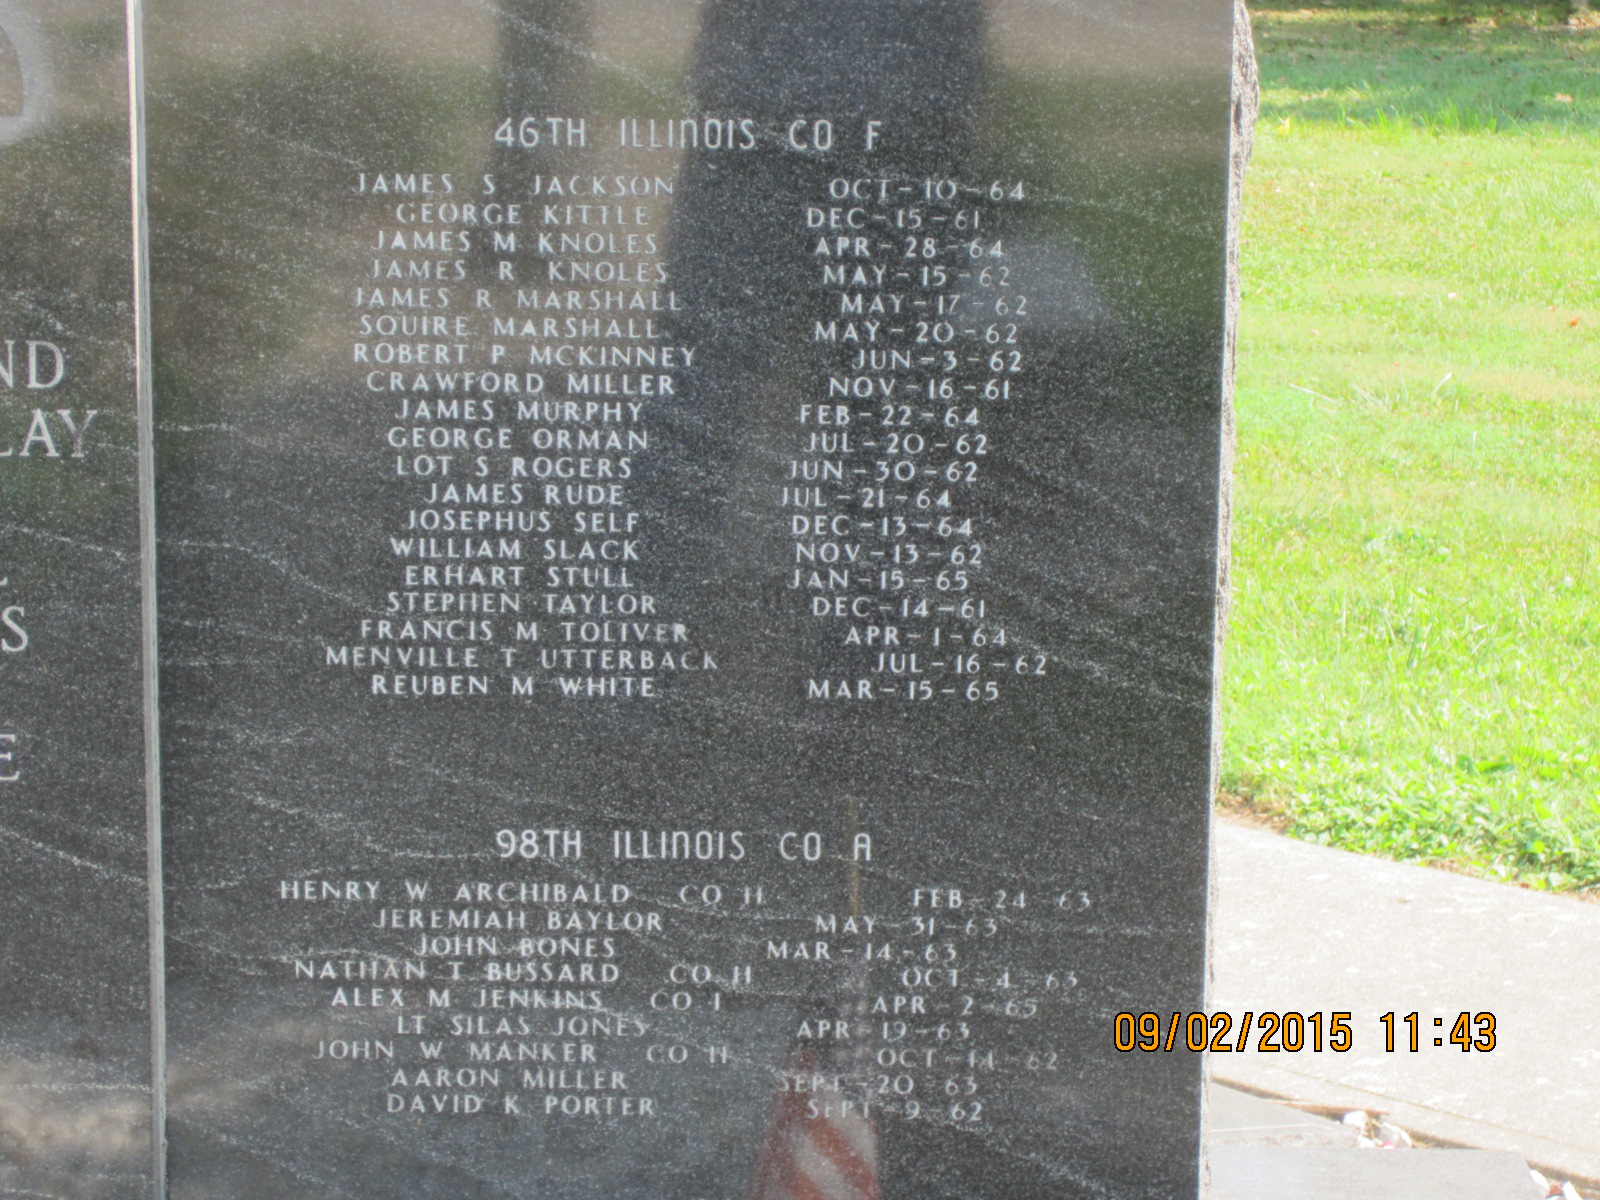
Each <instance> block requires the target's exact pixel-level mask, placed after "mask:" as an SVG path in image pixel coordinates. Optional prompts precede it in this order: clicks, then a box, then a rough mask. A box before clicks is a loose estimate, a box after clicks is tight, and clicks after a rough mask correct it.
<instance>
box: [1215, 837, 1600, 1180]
mask: <svg viewBox="0 0 1600 1200" xmlns="http://www.w3.org/2000/svg"><path fill="white" fill-rule="evenodd" d="M1214 836H1215V870H1216V876H1215V877H1216V899H1217V904H1216V912H1215V916H1214V918H1213V926H1212V973H1213V985H1214V986H1213V990H1212V993H1211V997H1212V998H1211V1006H1212V1009H1213V1010H1214V1011H1218V1012H1228V1013H1233V1014H1235V1015H1238V1014H1241V1013H1243V1012H1246V1011H1250V1012H1253V1013H1256V1014H1260V1013H1261V1012H1263V1011H1270V1012H1279V1013H1281V1012H1286V1011H1292V1012H1299V1013H1303V1014H1309V1013H1312V1012H1321V1013H1323V1014H1327V1013H1330V1012H1333V1011H1346V1012H1349V1013H1351V1014H1352V1016H1351V1022H1350V1024H1351V1028H1352V1031H1353V1035H1354V1038H1353V1040H1354V1046H1353V1048H1352V1049H1351V1050H1350V1051H1348V1052H1347V1053H1344V1054H1335V1053H1333V1052H1331V1051H1328V1050H1326V1049H1324V1051H1323V1052H1322V1053H1314V1052H1311V1051H1310V1050H1307V1051H1304V1052H1301V1053H1295V1054H1290V1053H1277V1054H1272V1053H1260V1052H1257V1051H1256V1050H1255V1049H1254V1046H1255V1043H1256V1035H1255V1034H1252V1035H1251V1038H1250V1042H1251V1049H1250V1050H1249V1051H1247V1052H1245V1053H1231V1054H1212V1055H1210V1057H1209V1062H1210V1066H1211V1073H1212V1077H1213V1078H1214V1079H1217V1080H1219V1081H1221V1082H1224V1083H1229V1084H1232V1085H1235V1086H1239V1087H1244V1088H1246V1089H1253V1090H1258V1091H1261V1092H1265V1093H1268V1094H1271V1095H1274V1096H1279V1097H1283V1098H1285V1099H1290V1100H1302V1101H1307V1102H1311V1103H1319V1104H1329V1105H1337V1106H1341V1107H1346V1108H1352V1109H1354V1108H1364V1109H1369V1110H1374V1109H1381V1110H1383V1111H1386V1112H1387V1113H1388V1114H1389V1116H1390V1119H1391V1120H1392V1121H1393V1122H1394V1123H1395V1124H1397V1125H1399V1126H1401V1127H1402V1128H1404V1129H1406V1130H1408V1131H1409V1132H1411V1133H1413V1134H1420V1135H1422V1136H1423V1137H1425V1138H1429V1139H1434V1140H1438V1141H1441V1142H1446V1143H1452V1144H1455V1145H1458V1146H1470V1147H1478V1148H1481V1149H1486V1150H1511V1151H1514V1152H1516V1153H1517V1154H1519V1155H1521V1156H1522V1157H1524V1158H1525V1159H1527V1160H1528V1162H1530V1163H1531V1164H1533V1165H1534V1166H1536V1167H1538V1168H1539V1169H1540V1170H1542V1171H1544V1172H1545V1173H1546V1174H1547V1175H1551V1176H1553V1177H1559V1178H1563V1179H1572V1180H1574V1181H1575V1182H1579V1184H1580V1186H1582V1185H1584V1184H1587V1185H1588V1186H1589V1187H1591V1188H1592V1187H1595V1186H1596V1185H1600V904H1590V903H1586V902H1584V901H1580V900H1574V899H1570V898H1567V897H1563V896H1551V895H1547V894H1543V893H1539V892H1531V891H1527V890H1524V889H1521V888H1516V887H1511V886H1508V885H1505V884H1497V883H1490V882H1486V881H1484V880H1478V879H1469V878H1466V877H1464V876H1460V875H1452V874H1449V873H1448V872H1445V871H1437V870H1432V869H1430V868H1427V867H1412V866H1405V865H1402V864H1399V863H1392V862H1388V861H1386V860H1383V859H1377V858H1368V857H1366V856H1364V855H1358V854H1349V853H1346V852H1344V851H1341V850H1329V849H1327V848H1326V847H1322V846H1313V845H1310V844H1309V843H1306V842H1299V841H1294V840H1292V839H1290V838H1284V837H1279V836H1277V835H1275V834H1272V833H1269V832H1266V831H1262V830H1256V829H1249V828H1245V827H1242V826H1238V825H1234V824H1230V823H1227V822H1222V821H1219V822H1217V823H1216V824H1215V826H1214ZM1388 1012H1392V1013H1394V1014H1395V1043H1396V1050H1395V1052H1394V1053H1386V1052H1385V1050H1384V1026H1383V1024H1382V1023H1381V1022H1380V1021H1379V1019H1378V1018H1379V1017H1380V1016H1381V1015H1382V1014H1384V1013H1388ZM1411 1012H1416V1013H1419V1014H1420V1023H1419V1049H1418V1051H1417V1052H1416V1053H1411V1052H1410V1051H1409V1049H1407V1046H1406V1043H1407V1039H1408V1033H1407V1027H1406V1026H1405V1025H1404V1023H1403V1022H1402V1018H1403V1017H1404V1016H1405V1014H1407V1013H1411ZM1462 1012H1470V1013H1474V1014H1476V1013H1483V1012H1489V1013H1493V1014H1494V1016H1495V1021H1496V1028H1495V1033H1496V1038H1497V1044H1496V1046H1495V1049H1494V1050H1493V1051H1491V1052H1488V1053H1483V1052H1480V1051H1477V1050H1474V1051H1472V1052H1471V1053H1463V1052H1462V1051H1461V1050H1460V1049H1459V1048H1458V1047H1456V1046H1453V1045H1451V1044H1450V1042H1449V1040H1448V1039H1449V1034H1450V1029H1451V1026H1452V1025H1453V1024H1454V1022H1455V1019H1456V1016H1457V1015H1458V1014H1459V1013H1462ZM1436 1019H1437V1020H1438V1021H1440V1022H1441V1024H1439V1025H1435V1024H1434V1021H1435V1020H1436ZM1256 1020H1257V1022H1258V1023H1259V1016H1258V1017H1257V1018H1256ZM1258 1028H1259V1024H1258ZM1237 1030H1238V1026H1237V1024H1236V1025H1235V1036H1236V1035H1237ZM1436 1037H1438V1038H1442V1039H1443V1045H1441V1046H1435V1045H1434V1044H1433V1039H1434V1038H1436ZM1308 1040H1309V1031H1308ZM1585 1190H1587V1188H1586V1189H1585Z"/></svg>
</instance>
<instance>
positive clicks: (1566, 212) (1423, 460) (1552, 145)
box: [1223, 0, 1600, 888]
mask: <svg viewBox="0 0 1600 1200" xmlns="http://www.w3.org/2000/svg"><path fill="white" fill-rule="evenodd" d="M1253 12H1254V19H1255V21H1256V30H1257V45H1258V50H1259V56H1260V69H1261V77H1262V82H1263V89H1264V92H1263V100H1264V103H1263V115H1262V121H1261V125H1260V126H1259V128H1258V136H1257V150H1256V157H1255V160H1254V162H1253V163H1252V167H1251V173H1250V176H1249V179H1248V181H1247V185H1246V202H1245V227H1244V236H1243V249H1242V261H1243V274H1244V291H1245V298H1244V307H1243V312H1242V316H1241V329H1240V342H1239V345H1240V352H1239V376H1238V394H1237V403H1238V429H1239V451H1238V459H1237V483H1236V489H1237V491H1236V524H1235V529H1234V554H1235V572H1234V578H1235V600H1234V612H1233V624H1232V630H1231V641H1230V645H1229V649H1228V655H1227V662H1226V675H1225V683H1224V701H1225V730H1226V738H1227V742H1226V748H1225V752H1224V777H1223V783H1224V786H1225V788H1227V789H1228V790H1230V791H1232V792H1236V793H1242V794H1247V795H1251V796H1255V797H1271V798H1273V802H1274V803H1277V804H1280V805H1282V806H1283V807H1284V808H1285V810H1286V812H1287V819H1288V824H1289V829H1290V832H1292V833H1296V834H1299V835H1300V836H1305V837H1311V838H1314V839H1317V840H1322V841H1327V842H1330V843H1333V844H1337V845H1341V846H1346V847H1348V848H1351V849H1358V850H1366V851H1372V852H1375V853H1384V854H1389V855H1393V856H1395V857H1399V858H1404V859H1411V860H1418V861H1437V862H1448V863H1451V864H1453V865H1457V866H1463V867H1467V868H1470V869H1475V870H1478V871H1481V872H1484V873H1488V874H1491V875H1494V876H1497V877H1503V878H1514V879H1517V880H1520V881H1523V882H1528V883H1532V884H1534V885H1536V886H1542V887H1562V888H1573V887H1592V886H1597V885H1600V722H1597V721H1596V719H1595V704H1594V698H1595V684H1594V680H1596V679H1597V678H1600V544H1597V539H1596V525H1595V519H1594V514H1595V512H1596V511H1600V395H1597V387H1596V381H1597V380H1600V337H1597V336H1596V325H1597V323H1600V176H1597V174H1596V172H1595V171H1594V167H1593V164H1594V163H1595V162H1596V161H1597V160H1600V69H1597V68H1600V31H1585V30H1574V29H1571V28H1568V27H1567V26H1566V25H1565V24H1564V23H1563V22H1564V20H1565V15H1566V8H1565V5H1560V6H1533V5H1530V6H1526V7H1518V8H1515V9H1510V8H1508V7H1506V6H1494V5H1489V4H1481V3H1480V4H1469V3H1467V0H1458V2H1453V3H1452V2H1443V3H1429V2H1426V0H1424V2H1412V0H1389V2H1388V3H1365V4H1361V5H1359V6H1357V5H1336V6H1333V7H1327V6H1322V7H1318V8H1316V9H1300V8H1293V9H1290V8H1281V9H1280V8H1274V7H1271V6H1269V5H1265V4H1261V5H1257V6H1256V7H1255V8H1254V10H1253Z"/></svg>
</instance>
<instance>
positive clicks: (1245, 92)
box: [1200, 0, 1261, 1195]
mask: <svg viewBox="0 0 1600 1200" xmlns="http://www.w3.org/2000/svg"><path fill="white" fill-rule="evenodd" d="M1260 110H1261V87H1260V80H1259V77H1258V75H1257V72H1256V55H1255V42H1254V39H1253V37H1252V36H1251V29H1250V11H1249V9H1247V8H1246V7H1245V0H1234V5H1233V65H1232V88H1231V95H1230V98H1229V114H1228V121H1229V128H1228V201H1227V233H1226V235H1225V242H1224V246H1225V271H1226V275H1227V285H1226V286H1227V292H1226V296H1225V298H1224V301H1223V315H1222V389H1221V421H1220V423H1219V424H1220V428H1219V431H1218V435H1219V438H1220V445H1219V448H1218V451H1219V452H1218V461H1217V467H1218V471H1217V601H1216V603H1217V608H1216V620H1215V624H1214V626H1213V631H1214V632H1213V637H1214V644H1213V646H1212V658H1211V770H1210V774H1209V783H1210V786H1209V790H1208V795H1207V798H1208V800H1209V799H1210V798H1211V797H1212V796H1214V795H1215V794H1216V788H1217V781H1218V777H1219V773H1220V770H1221V764H1222V663H1223V649H1224V644H1225V643H1226V641H1227V635H1228V618H1229V615H1230V603H1231V601H1232V586H1233V576H1232V566H1233V553H1232V543H1231V536H1232V532H1233V460H1234V440H1235V433H1234V417H1233V381H1234V357H1235V351H1236V349H1237V346H1238V327H1239V299H1240V286H1239V233H1240V227H1241V225H1242V223H1243V205H1244V172H1245V167H1246V166H1247V165H1248V164H1249V162H1250V151H1251V149H1252V148H1253V147H1254V144H1255V128H1256V117H1257V115H1258V113H1259V112H1260ZM1213 819H1214V818H1213ZM1206 840H1207V870H1206V893H1207V895H1206V958H1205V976H1204V982H1203V994H1204V996H1205V997H1206V999H1207V1001H1208V1003H1207V1007H1209V997H1210V994H1211V987H1212V956H1211V939H1212V934H1213V928H1212V921H1213V917H1214V914H1215V912H1216V908H1217V904H1216V899H1217V897H1216V889H1217V883H1216V879H1217V873H1216V870H1215V865H1216V863H1215V859H1216V848H1215V843H1214V840H1213V839H1211V838H1210V837H1209V835H1208V836H1207V839H1206ZM1209 1077H1210V1064H1209V1062H1207V1061H1205V1060H1204V1059H1202V1064H1201V1087H1200V1190H1201V1194H1202V1195H1205V1194H1208V1193H1209V1192H1210V1190H1211V1165H1210V1162H1209V1161H1208V1159H1207V1155H1206V1141H1207V1138H1206V1135H1207V1132H1208V1131H1209V1129H1210V1125H1211V1114H1210V1105H1209V1103H1208V1101H1207V1095H1208V1089H1207V1087H1206V1080H1207V1079H1209Z"/></svg>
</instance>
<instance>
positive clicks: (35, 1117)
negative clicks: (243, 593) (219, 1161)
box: [0, 0, 152, 1200]
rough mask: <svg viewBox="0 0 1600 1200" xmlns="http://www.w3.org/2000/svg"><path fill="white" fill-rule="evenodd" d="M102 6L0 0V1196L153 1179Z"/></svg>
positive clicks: (121, 341)
mask: <svg viewBox="0 0 1600 1200" xmlns="http://www.w3.org/2000/svg"><path fill="white" fill-rule="evenodd" d="M127 97H128V72H127V56H126V35H125V26H124V11H123V5H122V4H120V3H117V2H116V0H52V2H50V3H43V2H40V3H33V2H31V0H28V2H11V3H5V4H0V497H3V505H0V855H3V865H0V912H3V913H4V916H3V918H0V1195H5V1196H26V1197H37V1196H61V1197H94V1198H99V1197H106V1198H107V1200H110V1198H112V1197H116V1198H119V1200H120V1198H123V1197H139V1196H144V1195H148V1194H149V1192H150V1187H151V1182H150V1179H151V1162H152V1155H151V1148H150V1106H151V1102H150V1088H149V1081H150V1067H149V1047H150V1025H149V1004H148V999H147V988H148V980H149V970H148V951H147V944H148V943H147V938H146V904H145V901H146V879H147V875H146V855H145V846H146V838H145V798H144V757H143V745H142V729H143V725H142V722H141V703H142V691H141V674H140V671H141V665H140V608H139V508H138V489H137V485H136V476H137V455H136V445H137V426H136V421H135V401H134V395H135V389H134V370H133V360H134V348H133V347H134V337H133V329H134V314H133V238H132V232H131V231H132V206H131V203H130V198H129V196H130V172H129V159H128V149H127V147H128V99H127Z"/></svg>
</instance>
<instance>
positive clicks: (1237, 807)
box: [1216, 791, 1289, 833]
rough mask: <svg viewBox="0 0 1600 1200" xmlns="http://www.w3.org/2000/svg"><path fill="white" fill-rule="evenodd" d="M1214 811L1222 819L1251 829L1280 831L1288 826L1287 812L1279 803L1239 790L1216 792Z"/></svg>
mask: <svg viewBox="0 0 1600 1200" xmlns="http://www.w3.org/2000/svg"><path fill="white" fill-rule="evenodd" d="M1216 813H1217V816H1219V817H1221V818H1222V819H1223V820H1224V821H1229V822H1231V823H1233V824H1235V825H1248V826H1250V827H1251V828H1252V829H1267V830H1270V831H1271V832H1273V833H1282V832H1284V830H1286V829H1288V827H1289V814H1288V812H1287V811H1286V810H1285V809H1284V807H1283V806H1282V805H1281V804H1275V803H1273V802H1271V801H1268V800H1263V799H1261V798H1260V797H1257V796H1246V795H1243V794H1242V793H1239V792H1227V791H1223V792H1218V793H1217V803H1216Z"/></svg>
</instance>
